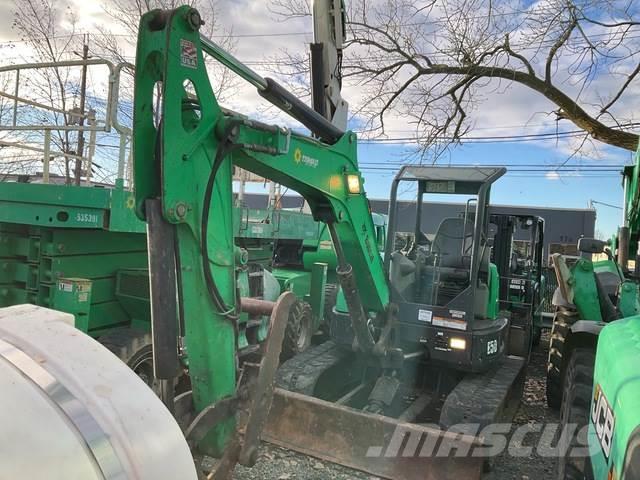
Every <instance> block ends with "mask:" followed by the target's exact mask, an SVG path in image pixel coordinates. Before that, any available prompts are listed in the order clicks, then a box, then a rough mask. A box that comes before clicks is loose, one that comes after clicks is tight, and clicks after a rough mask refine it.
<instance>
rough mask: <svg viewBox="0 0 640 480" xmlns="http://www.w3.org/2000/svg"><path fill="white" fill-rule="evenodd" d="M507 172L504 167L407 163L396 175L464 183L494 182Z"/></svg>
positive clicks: (404, 178) (410, 178) (406, 177)
mask: <svg viewBox="0 0 640 480" xmlns="http://www.w3.org/2000/svg"><path fill="white" fill-rule="evenodd" d="M506 172H507V169H506V168H504V167H435V166H422V165H405V166H404V167H402V168H401V169H400V171H399V172H398V175H397V176H396V178H397V179H399V180H436V181H454V182H464V183H485V182H494V181H496V180H497V179H498V178H500V177H501V176H502V175H504V174H505V173H506Z"/></svg>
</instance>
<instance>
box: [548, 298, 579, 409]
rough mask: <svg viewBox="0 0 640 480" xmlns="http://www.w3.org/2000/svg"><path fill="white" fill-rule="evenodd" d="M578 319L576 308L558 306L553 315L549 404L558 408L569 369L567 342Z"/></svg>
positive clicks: (549, 367)
mask: <svg viewBox="0 0 640 480" xmlns="http://www.w3.org/2000/svg"><path fill="white" fill-rule="evenodd" d="M577 320H578V312H577V311H576V310H574V309H570V308H564V307H557V308H556V313H555V315H554V317H553V327H552V328H551V336H550V339H549V359H548V362H547V405H548V406H549V408H552V409H554V410H558V409H559V408H560V405H561V403H562V390H563V382H564V377H565V372H566V369H567V365H566V359H565V358H564V356H565V342H566V339H567V335H568V333H569V329H570V328H571V326H572V325H573V324H574V323H575V322H576V321H577Z"/></svg>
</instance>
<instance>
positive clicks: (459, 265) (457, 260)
mask: <svg viewBox="0 0 640 480" xmlns="http://www.w3.org/2000/svg"><path fill="white" fill-rule="evenodd" d="M472 240H473V222H471V221H469V220H467V222H466V225H465V221H464V219H463V218H456V217H450V218H445V219H443V220H442V222H440V226H439V227H438V230H437V231H436V235H435V237H434V238H433V244H432V246H431V251H432V252H433V253H434V254H437V255H438V256H439V265H440V267H441V268H442V269H447V270H443V271H448V269H451V271H448V273H454V271H455V270H465V272H466V271H467V270H468V269H469V266H470V265H471V243H472ZM465 275H466V273H465Z"/></svg>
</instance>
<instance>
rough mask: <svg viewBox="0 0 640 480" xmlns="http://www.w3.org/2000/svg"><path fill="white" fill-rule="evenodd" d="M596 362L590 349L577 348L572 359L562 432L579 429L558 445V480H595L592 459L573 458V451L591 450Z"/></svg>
mask: <svg viewBox="0 0 640 480" xmlns="http://www.w3.org/2000/svg"><path fill="white" fill-rule="evenodd" d="M595 359H596V355H595V352H594V351H593V350H592V349H590V348H576V349H575V350H573V352H572V353H571V357H570V359H569V365H568V366H567V371H566V378H565V382H564V390H563V395H562V408H561V409H560V432H563V431H564V429H565V427H566V426H567V425H570V424H574V425H577V428H576V429H575V430H574V431H573V434H572V435H571V436H569V437H568V438H567V437H564V436H561V437H560V441H559V442H558V448H559V449H560V456H559V457H558V464H557V471H556V472H557V478H558V480H578V479H580V480H583V479H584V480H592V479H593V472H592V471H591V462H590V459H589V457H588V456H577V455H575V453H576V452H573V453H574V454H573V455H572V451H573V449H574V448H579V449H582V450H584V453H587V451H588V446H587V444H586V438H587V437H586V431H584V427H585V426H587V425H588V424H589V415H590V412H591V396H592V390H593V367H594V364H595ZM581 434H582V435H584V437H583V438H581V437H580V435H581Z"/></svg>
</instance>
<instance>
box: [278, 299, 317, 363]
mask: <svg viewBox="0 0 640 480" xmlns="http://www.w3.org/2000/svg"><path fill="white" fill-rule="evenodd" d="M313 334H314V331H313V313H312V311H311V306H310V305H309V304H308V303H307V302H303V301H302V300H296V301H295V303H294V304H293V305H292V306H291V310H290V311H289V321H288V322H287V328H286V330H285V332H284V339H283V341H282V353H281V354H280V360H282V361H283V360H288V359H289V358H292V357H294V356H296V355H298V354H299V353H302V352H304V351H305V350H306V349H307V348H309V346H310V345H311V337H313Z"/></svg>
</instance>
